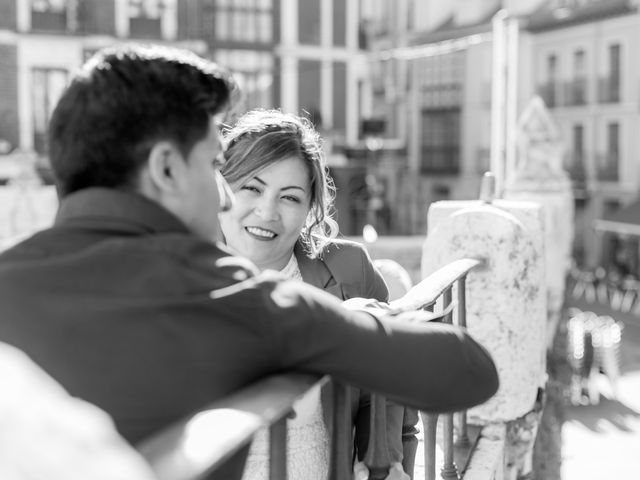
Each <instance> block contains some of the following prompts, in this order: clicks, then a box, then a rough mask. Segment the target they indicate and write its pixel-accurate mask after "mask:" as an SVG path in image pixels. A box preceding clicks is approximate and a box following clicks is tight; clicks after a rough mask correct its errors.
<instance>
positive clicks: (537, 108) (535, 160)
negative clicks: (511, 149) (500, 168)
mask: <svg viewBox="0 0 640 480" xmlns="http://www.w3.org/2000/svg"><path fill="white" fill-rule="evenodd" d="M517 144H518V155H517V160H516V165H515V168H514V170H513V171H512V172H508V177H507V179H506V189H507V190H521V189H523V188H525V189H529V188H531V187H534V188H535V187H537V188H535V189H536V190H546V189H554V190H555V189H556V188H559V187H562V186H564V185H565V184H566V183H567V182H568V181H569V180H568V176H567V174H566V172H565V171H564V170H563V168H562V156H563V153H564V152H563V150H564V149H563V143H562V138H561V136H560V133H559V132H558V129H557V128H556V126H555V123H554V121H553V119H552V118H551V115H550V114H549V111H548V110H547V107H546V106H545V104H544V102H543V101H542V99H541V98H540V97H538V96H535V97H534V98H532V99H531V101H530V102H529V104H528V105H527V106H526V108H525V109H524V111H523V112H522V115H521V116H520V119H519V121H518V133H517Z"/></svg>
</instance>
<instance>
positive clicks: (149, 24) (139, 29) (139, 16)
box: [129, 0, 166, 38]
mask: <svg viewBox="0 0 640 480" xmlns="http://www.w3.org/2000/svg"><path fill="white" fill-rule="evenodd" d="M165 9H166V5H165V3H164V1H163V0H129V34H130V35H131V36H132V37H140V38H160V37H162V25H161V22H162V15H163V13H164V11H165Z"/></svg>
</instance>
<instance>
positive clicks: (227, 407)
mask: <svg viewBox="0 0 640 480" xmlns="http://www.w3.org/2000/svg"><path fill="white" fill-rule="evenodd" d="M481 264H482V261H481V260H477V259H461V260H457V261H454V262H452V263H450V264H448V265H446V266H445V267H443V268H441V269H440V270H438V271H436V272H434V273H433V274H431V275H429V276H428V277H427V278H426V279H424V280H423V281H422V282H420V283H418V284H417V285H416V286H414V287H413V288H412V289H411V290H410V291H409V292H408V293H407V294H406V295H404V296H403V297H402V298H400V299H398V300H395V301H392V302H390V308H391V309H392V310H394V311H410V310H420V309H426V310H430V311H433V310H434V309H435V308H436V307H437V308H438V309H440V308H441V309H443V310H442V312H443V321H444V322H446V323H456V324H458V325H460V326H465V325H466V287H465V281H466V277H467V275H468V274H469V272H470V271H471V270H472V269H474V268H476V267H478V266H480V265H481ZM454 293H455V294H456V301H455V302H454V300H453V295H454ZM454 314H455V315H454ZM329 384H331V385H332V387H333V409H332V411H333V427H334V428H333V434H332V437H331V465H330V468H329V472H330V473H329V478H330V479H338V478H340V479H342V478H350V477H351V471H350V465H341V464H339V463H338V460H337V459H338V458H341V457H344V456H340V455H339V452H342V451H344V449H348V448H350V445H351V434H350V427H349V425H350V423H349V422H350V417H349V415H350V413H349V408H350V407H349V405H348V401H347V396H348V390H347V387H345V386H344V385H341V384H338V383H336V382H331V381H330V379H329V377H322V378H319V377H317V376H314V375H306V374H293V373H292V374H287V375H281V376H274V377H269V378H266V379H264V380H261V381H259V382H257V383H255V384H253V385H251V386H249V387H247V388H245V389H243V390H241V391H238V392H237V393H234V394H232V395H230V396H228V397H226V398H224V399H221V400H219V401H217V402H214V403H213V404H211V405H210V406H208V407H207V408H205V409H203V410H201V411H199V412H197V413H195V414H193V415H191V416H189V417H188V418H185V419H183V420H182V421H180V422H178V423H176V424H174V425H172V426H171V427H169V428H167V429H165V430H163V431H162V432H159V433H158V434H156V435H155V436H153V437H151V438H150V439H148V440H147V441H145V442H143V443H142V444H141V445H140V446H139V450H140V453H141V454H142V455H143V456H144V457H145V458H146V459H147V461H148V462H149V464H150V465H151V467H152V469H153V470H154V471H155V473H156V475H157V477H158V479H159V480H196V479H205V478H207V476H208V475H210V474H211V473H213V472H219V471H221V470H223V469H224V468H225V466H228V460H229V459H232V458H238V457H237V456H238V455H243V452H244V453H246V449H247V448H248V445H249V444H250V442H251V441H252V439H253V436H254V435H255V434H256V433H257V432H258V431H259V430H260V429H262V428H264V427H267V428H268V429H269V437H270V442H269V444H270V478H271V479H273V480H283V479H286V478H287V477H286V451H287V448H286V442H287V439H286V419H287V416H288V414H289V413H290V412H291V410H292V407H293V403H294V402H295V401H296V400H297V399H299V398H301V397H303V396H304V395H305V394H306V393H309V391H310V390H313V389H315V388H317V387H319V386H321V387H323V388H326V387H327V386H328V385H329ZM380 412H382V413H383V415H380ZM421 413H422V419H423V425H424V429H425V443H424V453H425V479H426V480H434V479H435V478H436V425H437V423H438V415H432V414H430V413H428V412H421ZM372 416H373V417H372V431H371V438H370V442H369V446H368V455H366V456H365V464H367V467H368V468H369V471H370V478H371V479H374V478H384V476H386V474H387V473H388V471H389V467H390V465H389V460H388V458H389V456H388V455H387V454H386V453H387V446H386V438H385V435H377V434H376V431H384V429H385V421H384V398H383V397H381V396H377V395H374V396H373V398H372ZM454 416H455V421H454ZM441 419H442V420H441V421H442V425H443V446H442V448H443V453H444V464H443V466H442V469H441V478H445V479H451V478H455V479H458V478H461V477H460V473H462V472H463V471H464V468H465V465H463V464H462V463H464V464H466V461H467V458H468V455H469V453H470V451H471V449H472V447H473V442H471V441H470V440H469V432H468V429H467V419H466V412H462V413H457V414H448V415H441ZM475 437H477V433H476V435H475ZM456 449H457V450H458V452H456ZM461 452H462V454H463V455H462V456H461V455H460V454H461ZM456 453H457V454H458V455H456ZM460 459H462V460H460ZM414 478H415V477H414Z"/></svg>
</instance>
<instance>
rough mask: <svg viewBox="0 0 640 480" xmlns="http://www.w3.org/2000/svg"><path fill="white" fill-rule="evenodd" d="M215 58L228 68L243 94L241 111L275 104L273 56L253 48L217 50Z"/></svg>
mask: <svg viewBox="0 0 640 480" xmlns="http://www.w3.org/2000/svg"><path fill="white" fill-rule="evenodd" d="M215 60H216V61H217V62H219V63H220V64H221V65H224V66H225V67H226V68H228V69H229V70H230V71H231V72H232V73H233V76H234V78H235V80H236V81H237V82H238V84H239V86H240V91H241V94H242V100H241V102H242V104H241V105H240V107H239V111H246V110H249V109H252V108H257V107H262V108H269V107H271V106H272V105H273V93H274V92H273V70H274V61H273V56H272V55H271V54H270V53H266V52H257V51H252V50H227V49H220V50H217V51H216V54H215Z"/></svg>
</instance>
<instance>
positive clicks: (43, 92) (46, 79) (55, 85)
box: [32, 68, 67, 153]
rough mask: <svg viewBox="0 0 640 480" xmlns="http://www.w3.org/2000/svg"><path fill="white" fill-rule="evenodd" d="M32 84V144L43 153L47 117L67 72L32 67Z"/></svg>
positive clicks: (51, 110) (62, 86) (58, 95)
mask: <svg viewBox="0 0 640 480" xmlns="http://www.w3.org/2000/svg"><path fill="white" fill-rule="evenodd" d="M32 84H33V88H32V93H33V107H32V108H33V146H34V148H35V150H36V151H37V152H38V153H45V152H46V151H47V144H46V139H47V129H48V127H49V119H50V118H51V113H52V112H53V109H54V107H55V105H56V103H57V101H58V99H59V98H60V95H62V92H63V90H64V88H65V86H66V84H67V72H66V70H62V69H51V68H34V69H33V70H32Z"/></svg>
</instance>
